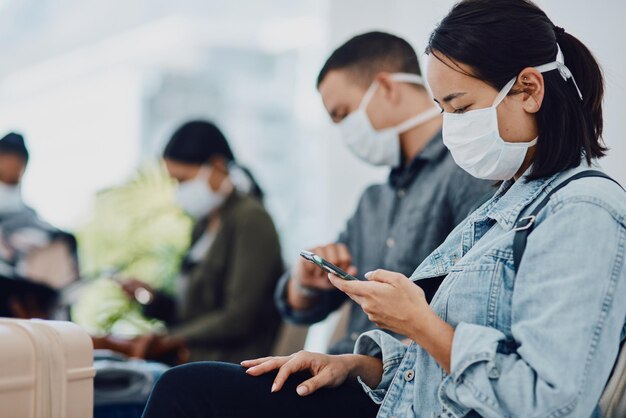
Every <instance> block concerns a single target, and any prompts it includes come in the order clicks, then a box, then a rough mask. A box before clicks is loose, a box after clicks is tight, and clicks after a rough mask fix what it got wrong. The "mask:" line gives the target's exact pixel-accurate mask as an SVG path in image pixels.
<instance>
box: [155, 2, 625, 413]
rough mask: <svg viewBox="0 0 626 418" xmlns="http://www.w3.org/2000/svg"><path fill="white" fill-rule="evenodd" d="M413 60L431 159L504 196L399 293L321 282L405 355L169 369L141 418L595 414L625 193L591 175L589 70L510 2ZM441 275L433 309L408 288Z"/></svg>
mask: <svg viewBox="0 0 626 418" xmlns="http://www.w3.org/2000/svg"><path fill="white" fill-rule="evenodd" d="M560 51H562V52H563V54H561V53H560ZM427 52H428V54H429V57H428V71H427V74H428V81H429V84H430V87H431V89H432V92H433V96H434V98H435V99H436V100H437V102H438V103H439V104H440V105H441V107H442V108H443V112H444V113H443V141H444V143H445V144H446V146H448V147H449V149H450V151H451V153H452V156H453V157H454V159H455V161H456V162H457V163H458V164H459V165H460V166H461V167H462V168H464V169H465V170H467V171H468V172H469V173H471V174H472V175H474V176H475V177H479V178H484V179H491V180H502V181H503V183H502V184H501V185H500V188H499V190H498V191H497V192H496V193H495V195H494V196H493V197H492V198H491V199H490V200H489V201H487V202H486V203H485V204H483V205H482V206H481V207H480V208H478V209H477V210H476V211H474V212H473V213H472V214H471V215H470V216H469V217H468V218H467V219H466V220H465V221H463V222H462V223H461V224H460V225H459V226H457V228H456V229H455V230H454V231H453V232H452V233H451V234H450V235H449V236H448V238H447V239H446V241H445V242H444V243H443V244H442V245H441V246H440V247H439V248H438V249H437V250H435V251H434V252H433V253H432V254H431V255H430V256H429V257H428V258H426V260H425V261H424V262H423V263H422V264H421V265H420V266H419V267H418V268H417V270H416V271H415V272H414V273H413V275H412V276H411V279H409V278H407V277H405V276H403V275H402V274H399V273H392V272H388V271H382V270H378V271H374V272H371V273H368V274H366V277H367V279H368V280H365V281H344V280H341V279H339V278H337V277H334V276H330V277H329V279H330V280H331V282H332V283H333V284H334V285H335V286H336V287H337V288H338V289H340V290H342V291H343V292H345V293H346V294H348V295H349V296H350V297H351V298H352V299H354V300H355V301H356V302H357V303H359V304H360V305H361V307H362V308H363V310H364V311H365V312H366V313H367V314H368V316H369V318H370V320H372V321H373V322H374V323H376V324H377V325H379V326H380V327H381V328H384V329H388V330H391V331H394V332H397V333H399V334H402V335H406V336H408V337H409V338H410V339H411V340H412V343H411V345H410V346H408V347H407V346H405V345H403V344H402V343H401V342H399V341H397V340H396V339H394V338H392V337H391V336H389V335H388V334H386V333H384V332H382V331H379V330H375V331H369V332H367V333H365V334H363V335H361V336H360V338H359V340H358V341H357V343H356V347H355V354H347V355H342V356H328V355H322V354H316V353H306V352H301V353H298V354H296V355H292V356H289V357H268V358H261V359H257V360H252V361H246V362H243V363H242V365H243V366H244V367H239V366H236V365H225V364H220V363H198V364H191V365H185V366H180V367H177V368H174V369H171V370H170V371H168V372H167V373H165V374H164V375H163V376H162V377H161V379H160V380H159V382H158V383H157V386H156V387H155V389H154V391H153V393H152V395H151V397H150V401H149V403H148V406H147V407H146V410H145V412H144V418H155V417H167V418H177V417H252V416H254V417H301V418H302V417H343V418H346V417H361V418H366V417H373V416H376V415H377V416H379V417H392V416H396V417H413V416H417V417H434V416H438V417H466V416H467V417H477V416H483V417H493V418H496V417H557V416H559V417H563V416H568V417H577V418H583V417H585V418H588V417H591V416H594V417H595V416H599V414H598V412H599V411H598V402H599V399H600V396H601V393H602V391H603V389H604V387H605V385H606V383H607V380H608V379H609V375H610V373H611V369H612V368H613V365H614V363H615V359H616V357H617V353H618V350H619V347H620V342H621V341H623V340H624V337H625V331H626V328H625V326H624V325H625V323H626V303H625V302H624V295H625V294H626V262H625V259H626V193H625V192H624V191H623V190H622V189H620V187H619V186H618V185H617V184H615V183H614V182H613V181H611V180H610V179H607V178H602V176H604V175H603V174H602V173H601V172H598V171H597V170H598V166H597V158H599V157H602V156H603V155H604V154H605V152H606V148H605V147H604V145H603V142H602V138H601V135H602V95H603V80H602V73H601V71H600V68H599V66H598V64H597V62H596V61H595V59H594V58H593V56H592V55H591V53H590V52H589V50H588V49H587V48H586V47H585V46H584V45H583V44H582V43H581V42H580V41H579V40H578V39H576V38H575V37H574V36H572V35H570V34H569V33H567V32H565V31H564V30H563V29H562V28H559V27H556V26H555V25H554V24H553V23H552V22H551V21H550V19H549V18H548V17H547V16H546V15H545V13H544V12H543V11H541V10H540V9H539V8H538V7H537V6H536V5H534V4H533V3H531V2H530V1H524V0H492V1H489V0H465V1H462V2H460V3H458V4H457V5H456V6H455V7H454V8H453V9H452V10H451V12H450V13H449V14H448V15H447V16H446V17H445V18H444V19H443V21H442V22H441V23H440V25H439V26H438V27H437V28H436V29H435V31H434V33H433V34H432V36H431V38H430V42H429V47H428V49H427ZM563 55H564V57H563ZM592 170H596V171H592ZM591 175H593V176H595V177H589V176H591ZM598 176H600V177H598ZM581 177H584V178H581ZM553 192H554V193H553ZM530 231H532V232H530ZM525 238H527V240H526V239H525ZM524 243H526V244H525V246H524ZM437 276H445V279H444V280H443V282H442V284H441V286H440V287H439V290H438V291H437V293H436V295H435V296H434V298H433V299H432V301H431V303H430V305H429V304H428V303H427V302H426V299H425V297H424V292H423V291H422V289H421V288H420V287H419V284H420V280H422V279H425V278H429V277H437ZM276 371H277V372H276Z"/></svg>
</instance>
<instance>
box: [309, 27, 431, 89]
mask: <svg viewBox="0 0 626 418" xmlns="http://www.w3.org/2000/svg"><path fill="white" fill-rule="evenodd" d="M340 69H347V70H349V71H350V72H352V75H353V76H354V80H355V82H357V83H359V84H363V85H368V84H370V83H371V82H372V81H373V80H374V77H375V76H376V74H378V73H379V72H381V71H389V72H402V73H411V74H417V75H421V71H420V66H419V62H418V60H417V54H416V53H415V50H414V49H413V47H412V46H411V45H410V44H409V43H408V42H407V41H405V40H404V39H402V38H400V37H397V36H395V35H392V34H390V33H385V32H367V33H364V34H361V35H357V36H355V37H354V38H352V39H350V40H349V41H348V42H346V43H344V44H343V45H341V46H340V47H339V48H337V49H336V50H335V51H334V52H333V53H332V54H331V56H330V57H329V58H328V60H326V63H325V64H324V66H323V67H322V70H321V71H320V74H319V75H318V76H317V87H319V85H320V84H321V83H322V81H323V80H324V78H325V77H326V75H328V73H329V72H331V71H333V70H340Z"/></svg>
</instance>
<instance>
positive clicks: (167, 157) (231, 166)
mask: <svg viewBox="0 0 626 418" xmlns="http://www.w3.org/2000/svg"><path fill="white" fill-rule="evenodd" d="M163 159H164V162H165V166H166V168H167V171H168V173H169V175H170V176H171V177H172V178H173V179H175V180H176V181H177V182H178V186H177V191H176V200H177V201H178V203H179V205H180V206H181V208H182V209H183V210H184V211H185V212H187V213H188V214H189V215H190V216H191V217H193V219H194V220H195V226H194V228H193V233H192V239H191V245H190V248H189V251H188V253H187V255H186V257H185V259H184V260H183V262H182V266H181V272H180V275H179V277H178V278H177V283H176V292H175V295H168V294H166V293H164V292H161V291H159V290H157V289H153V288H152V287H151V286H150V285H148V284H147V283H144V282H142V281H140V280H136V279H129V280H123V281H121V282H120V283H121V286H122V288H123V290H124V292H125V294H126V295H128V297H129V298H131V299H133V300H136V301H137V302H138V303H140V304H141V305H142V307H143V313H144V315H146V316H147V317H150V318H156V319H159V320H162V321H164V322H165V323H166V325H167V328H168V332H167V334H166V335H146V336H142V337H139V338H136V339H134V340H132V341H126V342H124V341H121V340H117V339H115V338H113V337H102V338H94V343H95V346H96V348H108V349H113V350H116V351H121V352H123V353H125V354H128V355H131V356H134V357H141V358H151V359H160V358H164V357H165V358H168V355H172V354H173V355H174V361H172V362H184V361H198V360H216V361H226V362H238V361H241V360H242V359H244V358H246V357H249V356H263V355H267V354H269V353H270V351H271V348H272V345H273V343H274V339H275V336H276V333H277V330H278V328H279V325H280V316H279V315H278V313H277V312H276V308H275V306H274V304H273V300H272V292H273V290H274V288H275V286H276V278H277V277H279V276H280V274H281V273H282V271H283V262H282V258H281V251H280V244H279V239H278V235H277V233H276V230H275V227H274V223H273V222H272V219H271V217H270V215H269V214H268V213H267V211H266V210H265V208H264V207H263V204H262V192H261V189H260V188H259V186H258V185H257V183H256V181H255V180H254V178H253V177H252V175H251V174H250V173H249V171H247V170H246V169H243V168H241V167H239V166H238V165H236V163H235V156H234V155H233V152H232V151H231V148H230V146H229V144H228V142H227V140H226V138H225V137H224V135H223V134H222V132H221V131H220V130H219V129H218V128H217V127H216V126H215V125H214V124H212V123H209V122H206V121H192V122H188V123H185V124H184V125H183V126H181V127H180V128H179V129H178V130H177V131H176V132H175V133H174V135H173V136H172V137H171V139H170V141H169V143H168V144H167V146H166V147H165V150H164V152H163ZM169 358H170V359H171V356H169Z"/></svg>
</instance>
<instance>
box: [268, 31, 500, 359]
mask: <svg viewBox="0 0 626 418" xmlns="http://www.w3.org/2000/svg"><path fill="white" fill-rule="evenodd" d="M317 88H318V90H319V92H320V94H321V97H322V101H323V104H324V106H325V108H326V110H327V111H328V114H329V115H330V117H331V119H332V121H333V122H334V123H335V124H337V126H338V128H339V130H340V133H341V136H342V139H343V140H344V142H345V144H346V145H347V146H348V148H349V149H350V150H351V151H352V152H353V153H354V154H355V155H356V156H357V157H359V158H361V159H362V160H364V161H365V162H367V163H369V164H371V165H375V166H386V167H389V168H390V169H391V171H390V173H389V180H388V181H387V182H386V183H383V184H375V185H372V186H370V187H369V188H368V189H367V190H365V192H364V193H363V195H362V196H361V199H360V202H359V205H358V207H357V209H356V212H355V213H354V215H353V216H352V218H351V219H350V220H348V224H347V226H346V228H345V230H344V232H343V233H342V234H341V235H340V236H339V238H338V239H337V241H336V242H333V243H330V244H327V245H324V246H319V247H316V248H313V249H311V251H312V252H314V253H316V254H318V255H319V256H321V257H323V258H325V259H326V260H328V261H330V262H331V263H333V264H335V265H337V266H339V267H340V268H342V269H343V270H346V271H347V272H348V273H350V274H352V275H355V274H358V273H359V272H360V273H361V274H362V273H365V272H367V271H371V270H374V269H376V268H384V269H389V270H392V271H398V272H402V273H403V274H405V275H410V274H411V273H412V272H413V270H414V269H415V267H416V266H417V265H418V264H419V263H420V262H421V261H422V260H423V259H424V258H425V257H426V256H427V255H428V254H430V253H431V252H432V251H433V250H434V249H435V248H436V247H437V246H438V245H439V244H440V243H441V242H443V240H444V239H445V237H446V236H447V235H448V234H449V233H450V231H452V229H453V228H454V227H455V226H456V225H457V224H458V223H459V222H460V221H461V220H463V219H464V218H465V217H466V216H467V214H468V213H469V212H470V209H471V208H472V207H473V206H475V205H476V204H477V201H478V200H480V199H481V197H483V196H485V195H489V196H490V195H491V194H493V192H494V191H495V189H493V188H492V187H491V185H492V184H493V183H492V182H486V181H482V180H478V179H475V178H473V177H472V176H470V175H469V174H467V173H466V172H465V171H463V170H462V169H461V168H460V167H459V166H457V165H456V164H455V163H454V160H453V159H452V156H451V155H450V153H449V152H448V150H447V149H446V147H445V146H444V144H443V141H442V137H441V114H440V113H441V111H440V110H439V109H438V108H437V107H436V106H435V105H434V104H433V101H432V98H431V96H430V94H429V93H428V91H427V89H426V87H425V85H424V82H423V80H422V78H421V71H420V67H419V62H418V59H417V55H416V53H415V51H414V50H413V48H412V47H411V45H410V44H409V43H408V42H407V41H405V40H404V39H402V38H399V37H397V36H394V35H391V34H388V33H383V32H369V33H364V34H361V35H358V36H356V37H354V38H352V39H350V40H349V41H347V42H346V43H345V44H343V45H341V46H340V47H339V48H337V49H336V50H335V51H334V52H333V53H332V54H331V56H330V57H329V58H328V60H327V61H326V63H325V64H324V66H323V68H322V69H321V71H320V73H319V76H318V79H317ZM440 281H441V280H439V279H436V280H431V281H429V282H428V283H424V284H423V286H424V290H425V291H426V293H427V297H428V299H430V298H431V297H432V295H433V294H434V293H435V291H436V290H437V288H438V286H439V283H440ZM275 299H276V303H277V305H278V307H279V309H280V311H281V313H282V315H283V317H284V318H285V319H287V320H288V321H290V322H293V323H296V324H313V323H316V322H319V321H321V320H323V319H324V318H326V316H328V315H329V314H330V313H332V312H333V311H335V310H337V309H339V307H340V306H341V305H342V304H343V303H344V302H345V301H347V300H348V297H347V296H346V295H345V294H344V293H342V292H340V291H338V290H337V289H335V288H334V287H333V285H332V284H331V283H330V281H329V280H328V278H327V275H326V273H325V272H324V271H323V270H322V269H320V268H318V267H317V266H315V265H313V264H310V263H308V262H307V261H305V260H303V259H300V260H299V261H298V262H297V263H296V264H295V266H294V268H293V270H292V271H290V272H288V273H286V274H285V275H284V276H283V277H282V279H281V280H280V282H279V285H278V286H277V290H276V294H275ZM350 304H351V306H350V316H349V319H348V333H347V335H346V336H345V337H344V338H343V339H341V340H339V341H338V342H337V343H335V344H334V345H333V346H332V347H330V350H329V351H330V352H331V353H336V354H340V353H351V352H352V350H353V348H354V343H355V341H356V339H357V337H358V336H359V335H360V334H361V333H362V332H365V331H368V330H372V329H376V326H375V325H374V324H373V323H372V322H371V321H369V320H368V318H367V315H366V314H365V313H364V312H363V311H362V310H361V308H360V307H359V305H358V304H356V303H354V302H350ZM393 335H394V336H396V337H397V338H404V337H403V336H401V335H399V334H393Z"/></svg>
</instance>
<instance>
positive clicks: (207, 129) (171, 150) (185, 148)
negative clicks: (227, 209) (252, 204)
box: [163, 120, 263, 200]
mask: <svg viewBox="0 0 626 418" xmlns="http://www.w3.org/2000/svg"><path fill="white" fill-rule="evenodd" d="M216 156H219V157H222V158H224V159H225V160H226V162H228V163H231V164H236V165H237V166H238V167H239V168H240V169H241V170H243V171H244V172H245V173H246V175H247V176H248V177H249V178H250V180H251V182H252V189H251V190H250V195H252V196H254V197H256V198H258V199H259V200H262V199H263V191H262V190H261V188H260V187H259V184H258V183H257V182H256V180H255V179H254V176H252V173H251V172H250V171H249V170H248V169H247V168H245V167H242V166H241V165H239V164H237V162H236V160H235V155H234V154H233V151H232V150H231V149H230V145H228V141H227V140H226V137H225V136H224V134H223V133H222V131H220V130H219V128H218V127H217V126H215V125H214V124H213V123H211V122H207V121H203V120H194V121H190V122H187V123H185V124H183V125H182V126H181V127H180V128H178V129H177V130H176V132H174V134H173V135H172V137H171V138H170V140H169V142H168V143H167V145H166V146H165V149H164V150H163V158H165V159H168V160H172V161H177V162H180V163H184V164H198V165H202V164H206V163H208V162H209V161H210V160H211V158H213V157H216Z"/></svg>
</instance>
